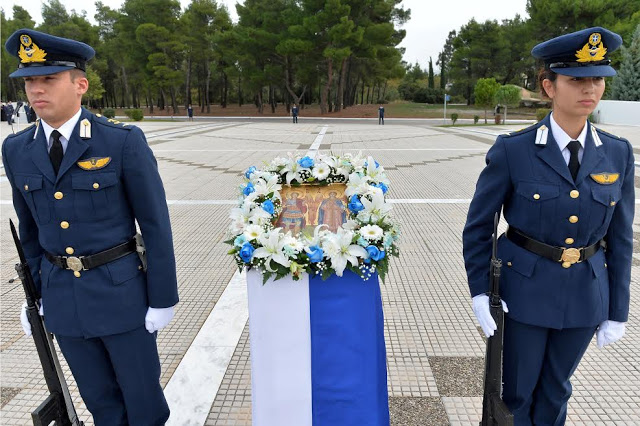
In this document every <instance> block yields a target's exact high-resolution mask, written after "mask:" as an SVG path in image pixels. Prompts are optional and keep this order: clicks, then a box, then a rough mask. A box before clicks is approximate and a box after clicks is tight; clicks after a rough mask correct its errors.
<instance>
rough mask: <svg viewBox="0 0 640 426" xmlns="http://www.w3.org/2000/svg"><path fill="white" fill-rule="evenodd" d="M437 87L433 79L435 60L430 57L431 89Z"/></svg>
mask: <svg viewBox="0 0 640 426" xmlns="http://www.w3.org/2000/svg"><path fill="white" fill-rule="evenodd" d="M434 87H435V84H434V80H433V60H432V59H431V57H429V89H433V88H434Z"/></svg>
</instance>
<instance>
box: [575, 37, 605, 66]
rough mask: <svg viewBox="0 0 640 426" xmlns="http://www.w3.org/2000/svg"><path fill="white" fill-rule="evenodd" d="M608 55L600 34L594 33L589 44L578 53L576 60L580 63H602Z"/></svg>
mask: <svg viewBox="0 0 640 426" xmlns="http://www.w3.org/2000/svg"><path fill="white" fill-rule="evenodd" d="M606 54H607V48H606V47H604V43H603V42H602V36H601V35H600V33H592V34H591V35H590V36H589V41H588V42H587V44H585V45H584V46H582V49H580V50H578V51H576V60H577V61H578V62H594V61H602V60H603V59H604V55H606Z"/></svg>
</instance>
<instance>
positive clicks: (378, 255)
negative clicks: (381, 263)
mask: <svg viewBox="0 0 640 426" xmlns="http://www.w3.org/2000/svg"><path fill="white" fill-rule="evenodd" d="M366 249H367V251H368V252H369V259H371V260H375V261H376V262H377V261H378V260H382V259H384V256H385V252H384V250H380V249H378V247H376V246H367V247H366ZM367 263H368V262H367Z"/></svg>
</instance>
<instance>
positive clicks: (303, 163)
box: [298, 156, 313, 169]
mask: <svg viewBox="0 0 640 426" xmlns="http://www.w3.org/2000/svg"><path fill="white" fill-rule="evenodd" d="M298 164H299V165H300V167H304V168H306V169H310V168H311V167H313V158H311V157H309V156H306V157H302V158H301V159H299V160H298Z"/></svg>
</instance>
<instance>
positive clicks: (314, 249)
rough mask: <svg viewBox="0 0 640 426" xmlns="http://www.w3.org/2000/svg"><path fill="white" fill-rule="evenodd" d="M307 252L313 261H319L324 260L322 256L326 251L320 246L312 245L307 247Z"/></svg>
mask: <svg viewBox="0 0 640 426" xmlns="http://www.w3.org/2000/svg"><path fill="white" fill-rule="evenodd" d="M306 252H307V257H308V258H309V260H310V261H311V263H318V262H320V261H322V258H323V257H324V252H323V251H322V249H321V248H320V247H318V246H311V247H309V248H308V249H306Z"/></svg>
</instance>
